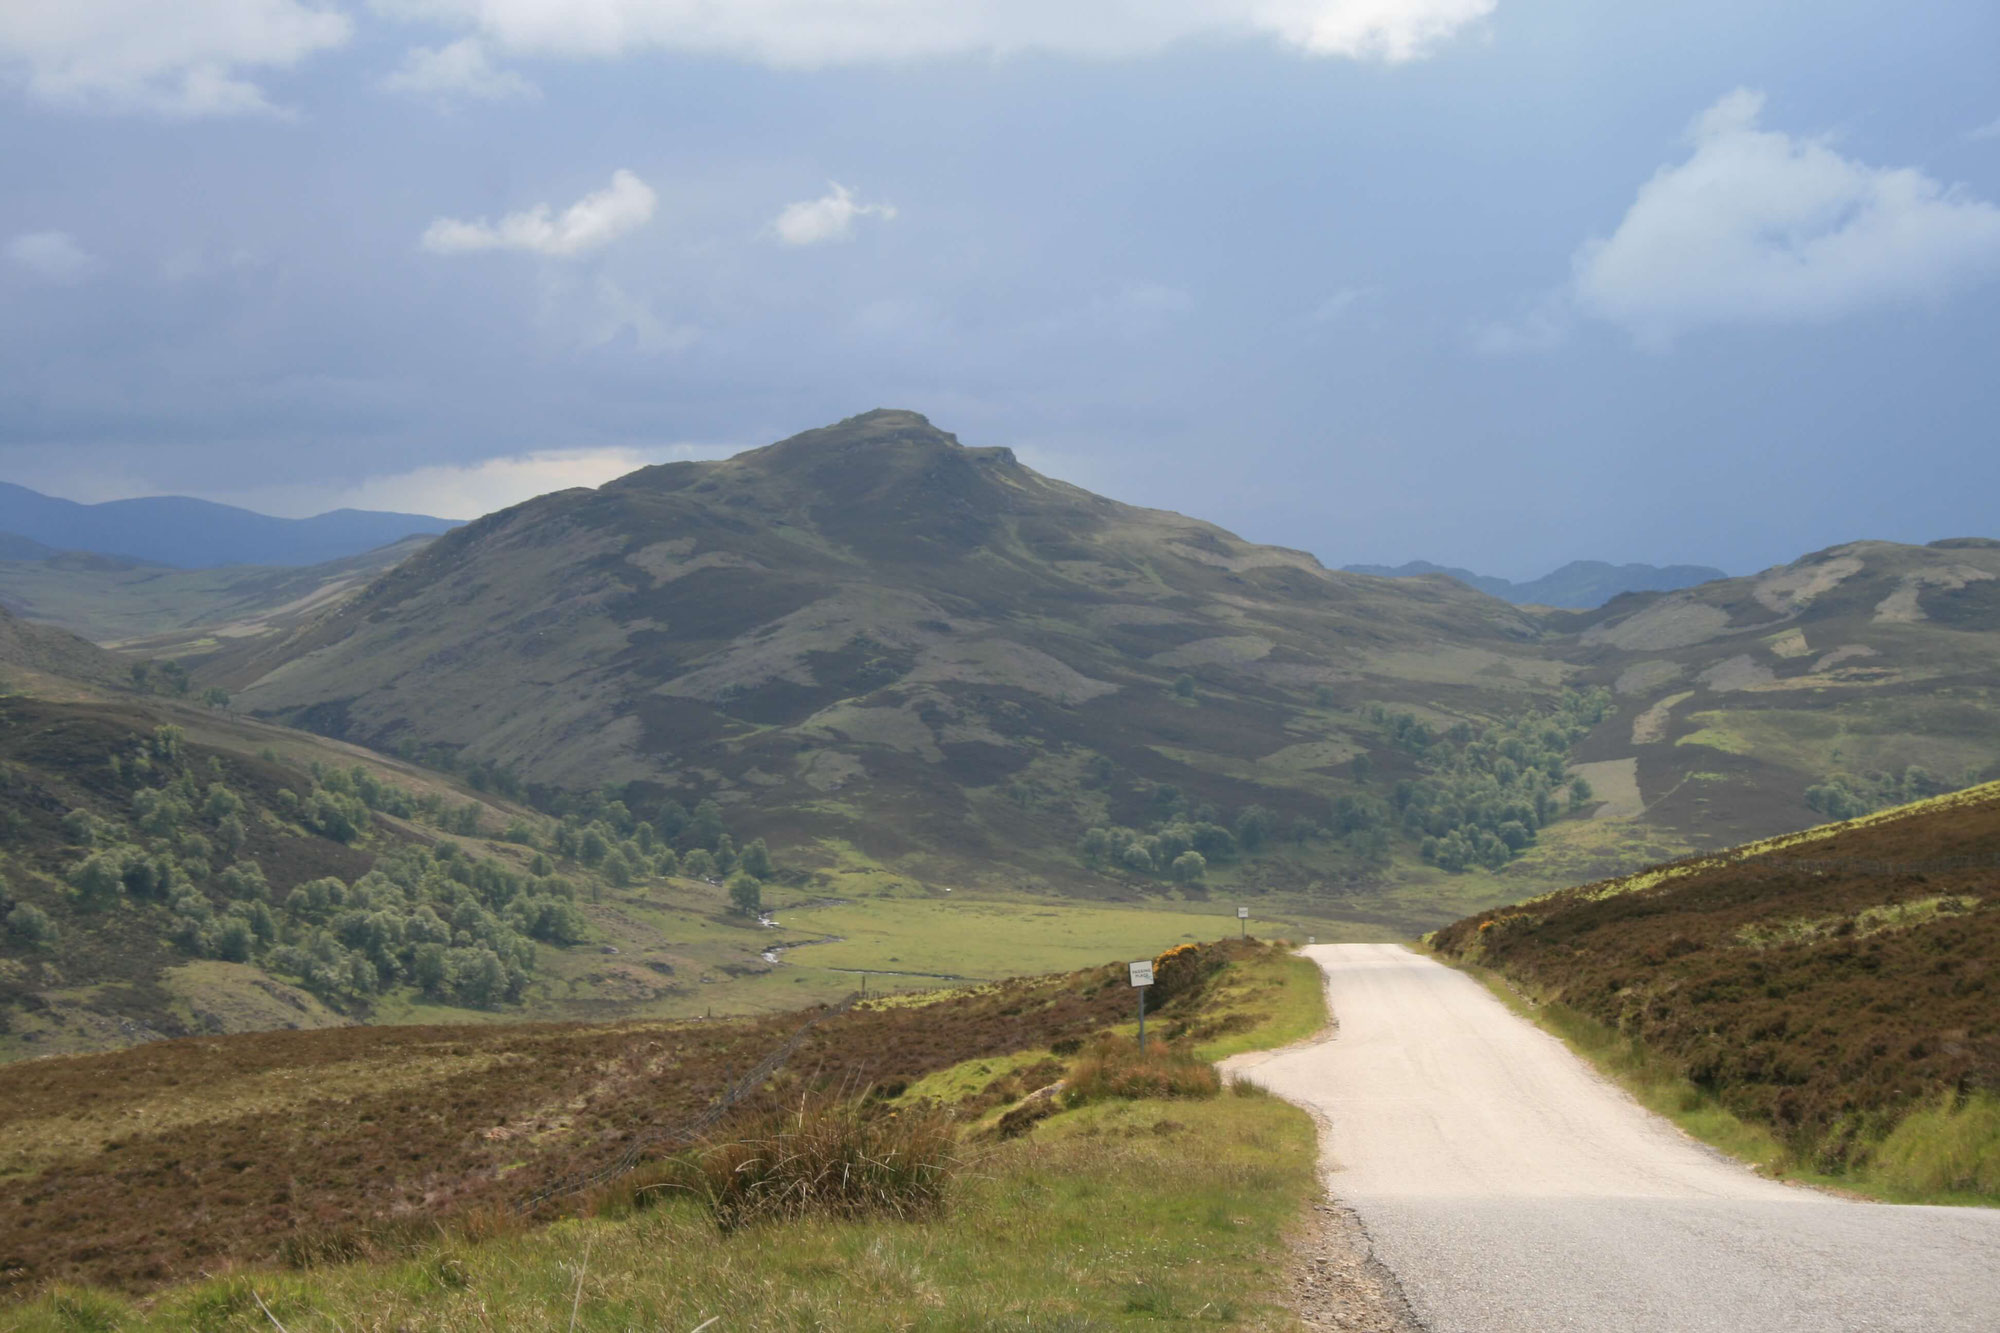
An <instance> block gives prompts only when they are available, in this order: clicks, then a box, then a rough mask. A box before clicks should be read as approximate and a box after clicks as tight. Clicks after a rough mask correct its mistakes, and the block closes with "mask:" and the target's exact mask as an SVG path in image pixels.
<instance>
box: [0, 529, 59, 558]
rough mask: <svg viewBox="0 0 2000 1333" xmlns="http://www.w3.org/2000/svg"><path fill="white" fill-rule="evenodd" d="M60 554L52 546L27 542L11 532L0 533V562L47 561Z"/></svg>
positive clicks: (24, 538)
mask: <svg viewBox="0 0 2000 1333" xmlns="http://www.w3.org/2000/svg"><path fill="white" fill-rule="evenodd" d="M57 554H60V553H59V552H58V551H57V550H56V549H55V548H54V547H52V546H44V545H42V544H41V543H40V542H36V541H29V540H28V539H27V538H26V537H22V536H19V535H17V534H15V533H12V532H0V560H47V559H48V558H49V557H50V556H53V555H57Z"/></svg>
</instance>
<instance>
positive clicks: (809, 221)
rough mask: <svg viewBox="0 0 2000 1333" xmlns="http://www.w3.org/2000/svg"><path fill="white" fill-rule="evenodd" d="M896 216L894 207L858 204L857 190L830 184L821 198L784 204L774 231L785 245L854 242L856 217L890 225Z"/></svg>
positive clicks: (830, 182) (772, 227)
mask: <svg viewBox="0 0 2000 1333" xmlns="http://www.w3.org/2000/svg"><path fill="white" fill-rule="evenodd" d="M895 216H896V206H895V205H894V204H858V203H856V202H854V191H852V190H850V189H848V188H847V187H846V186H845V185H842V184H840V183H839V182H838V181H828V182H827V192H826V193H825V194H823V195H821V196H820V197H819V198H817V199H803V200H800V201H799V202H798V203H796V204H787V205H785V211H784V212H782V213H780V214H778V217H777V220H776V221H775V222H773V223H772V224H771V229H772V230H773V231H774V232H776V233H777V235H778V239H779V240H781V241H783V242H784V243H785V244H786V245H819V244H821V243H822V242H825V241H849V240H853V239H854V219H856V218H866V217H876V218H881V219H882V220H883V221H884V222H887V221H889V220H890V219H891V218H893V217H895Z"/></svg>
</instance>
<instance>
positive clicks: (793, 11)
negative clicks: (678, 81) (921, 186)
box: [374, 0, 1497, 66]
mask: <svg viewBox="0 0 2000 1333" xmlns="http://www.w3.org/2000/svg"><path fill="white" fill-rule="evenodd" d="M1496 3H1497V0H1071V3H1066V4H1065V3H1055V2H1054V0H955V2H953V3H943V2H941V0H729V3H727V4H716V3H714V0H587V3H578V2H577V0H374V4H375V7H376V8H377V9H380V10H383V11H385V12H389V13H395V14H400V15H403V16H405V17H410V18H417V19H423V20H427V21H431V22H444V23H456V24H458V25H461V26H463V27H466V28H469V29H471V30H472V31H475V32H478V33H480V34H481V35H483V36H485V37H488V38H490V39H491V40H493V41H494V42H496V43H498V44H499V45H501V46H504V47H506V48H508V49H510V50H514V51H533V52H540V53H547V54H557V55H568V56H612V55H619V54H623V53H625V52H629V51H634V50H645V49H665V50H677V51H692V52H698V53H703V54H709V55H720V56H727V57H732V58H736V59H743V60H754V61H759V62H762V63H765V64H771V65H784V66H823V65H841V64H860V63H866V62H872V61H895V60H916V59H923V58H931V57H950V56H966V55H1007V54H1010V53H1013V52H1020V51H1044V52H1051V53H1054V54H1059V55H1073V56H1091V57H1126V56H1137V55H1146V54H1149V53H1151V52H1154V51H1157V50H1159V49H1160V48H1162V47H1164V46H1166V45H1168V44H1169V43H1172V42H1175V41H1179V40H1183V39H1185V38H1190V37H1198V36H1224V37H1227V36H1262V37H1265V38H1275V39H1276V40H1277V41H1279V42H1281V43H1283V44H1284V45H1286V46H1289V47H1291V48H1293V49H1295V50H1298V51H1302V52H1304V53H1306V54H1309V55H1318V56H1344V57H1348V58H1352V59H1359V60H1381V61H1389V62H1395V61H1403V60H1412V59H1416V58H1418V57H1420V56H1424V55H1427V54H1429V53H1430V52H1431V51H1432V50H1434V49H1435V48H1436V47H1437V46H1438V45H1439V44H1440V43H1442V42H1444V41H1446V40H1447V39H1449V38H1451V37H1452V36H1454V35H1455V34H1457V33H1458V32H1460V31H1462V30H1463V29H1464V28H1466V27H1467V26H1468V25H1470V24H1473V23H1475V22H1477V21H1478V20H1480V19H1482V18H1484V17H1486V16H1487V15H1488V14H1490V13H1492V12H1493V10H1494V7H1495V4H1496Z"/></svg>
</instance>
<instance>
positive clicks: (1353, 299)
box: [1299, 287, 1370, 324]
mask: <svg viewBox="0 0 2000 1333" xmlns="http://www.w3.org/2000/svg"><path fill="white" fill-rule="evenodd" d="M1369 294H1370V291H1369V289H1368V288H1366V287H1342V288H1341V289H1340V290H1338V291H1336V292H1335V293H1333V295H1331V296H1329V297H1327V298H1326V299H1325V300H1324V301H1321V302H1320V303H1319V304H1318V305H1316V306H1314V307H1313V308H1312V309H1311V310H1309V311H1307V312H1306V313H1305V315H1304V316H1303V317H1302V318H1301V319H1300V321H1299V322H1300V323H1302V324H1332V323H1334V322H1336V321H1337V320H1340V319H1342V318H1344V317H1345V316H1346V314H1347V312H1348V311H1349V310H1352V309H1353V308H1354V306H1355V305H1356V303H1358V302H1360V301H1362V300H1364V299H1366V298H1367V297H1368V296H1369Z"/></svg>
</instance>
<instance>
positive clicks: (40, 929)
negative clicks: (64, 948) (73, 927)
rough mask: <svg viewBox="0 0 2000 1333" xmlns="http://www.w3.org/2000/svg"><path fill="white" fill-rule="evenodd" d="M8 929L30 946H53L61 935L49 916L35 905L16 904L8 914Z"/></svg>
mask: <svg viewBox="0 0 2000 1333" xmlns="http://www.w3.org/2000/svg"><path fill="white" fill-rule="evenodd" d="M7 929H8V930H9V931H11V932H13V933H14V934H15V935H18V936H20V937H21V938H22V939H24V940H26V941H27V942H28V943H30V944H52V943H54V942H55V939H56V936H57V934H58V933H59V932H58V931H57V930H56V923H55V922H54V921H52V920H50V918H49V914H48V913H47V912H44V911H43V910H42V909H41V908H39V907H37V906H35V905H34V904H33V903H15V904H14V910H13V911H11V912H9V913H7Z"/></svg>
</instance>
